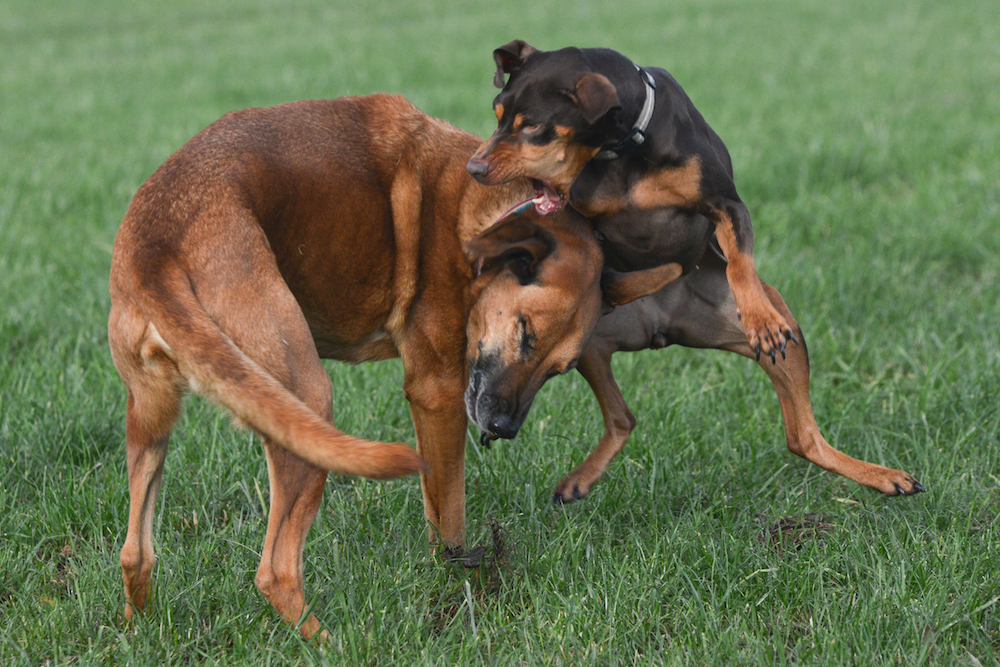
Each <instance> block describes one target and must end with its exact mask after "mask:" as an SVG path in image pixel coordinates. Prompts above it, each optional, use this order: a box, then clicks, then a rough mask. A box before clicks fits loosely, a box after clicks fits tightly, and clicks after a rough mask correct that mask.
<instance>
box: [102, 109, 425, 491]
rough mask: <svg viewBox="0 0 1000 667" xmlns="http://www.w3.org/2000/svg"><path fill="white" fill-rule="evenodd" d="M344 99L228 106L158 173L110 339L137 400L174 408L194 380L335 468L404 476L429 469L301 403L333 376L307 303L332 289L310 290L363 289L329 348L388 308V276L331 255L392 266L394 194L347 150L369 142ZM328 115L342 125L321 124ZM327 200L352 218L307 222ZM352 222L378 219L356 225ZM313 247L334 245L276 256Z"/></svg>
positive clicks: (364, 329)
mask: <svg viewBox="0 0 1000 667" xmlns="http://www.w3.org/2000/svg"><path fill="white" fill-rule="evenodd" d="M334 105H335V103H334V102H312V103H302V104H297V105H284V106H282V107H275V108H271V109H249V110H245V111H242V112H236V113H233V114H228V115H227V116H225V117H224V118H223V119H221V120H220V121H218V122H217V123H215V124H213V125H212V126H210V127H209V128H207V129H206V130H204V131H203V132H201V133H200V134H198V135H197V136H196V137H194V138H193V139H192V140H191V141H189V142H188V143H187V144H186V145H185V146H184V147H182V148H181V149H180V150H179V151H178V152H177V153H175V154H174V155H173V156H172V157H171V158H170V159H168V160H167V161H166V162H165V163H164V164H163V165H162V166H161V167H160V169H158V170H157V172H156V173H155V174H154V175H153V176H151V177H150V179H149V180H148V181H147V182H146V183H145V184H144V185H143V186H142V188H140V190H139V191H138V192H137V193H136V196H135V198H134V199H133V202H132V205H131V206H130V208H129V211H128V213H127V214H126V216H125V220H124V221H123V223H122V226H121V229H120V230H119V234H118V238H117V239H116V243H115V251H114V257H113V262H112V273H111V285H110V287H111V294H112V303H113V307H112V313H111V319H110V322H109V336H110V341H111V347H112V353H113V356H114V359H115V363H116V366H117V367H118V370H119V373H120V374H121V375H122V378H123V380H124V381H125V383H126V385H127V386H128V388H129V392H130V396H135V395H140V396H141V397H142V403H143V405H145V406H146V410H145V411H146V412H147V413H149V412H153V413H163V414H174V415H175V414H176V412H177V410H178V407H177V405H176V403H177V400H178V397H179V396H180V394H181V393H182V392H183V391H184V390H185V389H186V388H189V387H190V388H192V389H194V390H195V391H197V392H198V393H202V394H205V395H206V396H208V397H211V398H212V399H214V400H216V401H217V402H219V403H221V404H222V405H224V406H225V407H227V408H229V409H230V410H231V411H232V412H233V414H234V415H236V416H237V417H238V419H239V420H241V421H243V422H245V423H247V424H249V425H251V426H253V427H254V428H255V429H257V430H258V431H260V432H261V433H264V434H265V435H268V436H270V437H272V438H273V439H274V440H275V441H276V442H279V443H280V444H282V445H283V446H285V447H287V448H288V449H290V450H291V451H293V452H294V453H296V454H298V455H299V456H301V457H303V458H305V459H306V460H308V461H310V462H312V463H314V464H315V465H318V466H320V467H322V468H324V469H327V470H335V471H338V472H343V473H348V474H357V475H364V476H368V477H395V476H398V475H402V474H407V473H412V472H415V471H416V470H417V469H418V468H419V465H420V460H419V457H418V456H417V455H416V453H415V452H413V450H412V449H410V448H408V447H406V446H404V445H398V444H383V443H372V442H368V441H364V440H359V439H357V438H353V437H351V436H347V435H345V434H343V433H341V432H340V431H338V430H337V429H335V428H334V427H333V426H332V425H331V424H329V423H327V421H325V420H324V419H323V418H321V417H320V416H319V415H317V413H316V412H315V411H314V410H311V409H309V408H307V407H306V406H305V405H304V404H303V402H302V401H301V400H300V398H298V397H296V393H299V394H301V391H299V390H302V388H303V387H309V386H312V385H313V384H315V383H316V382H317V381H318V382H319V383H321V384H325V385H327V386H328V385H329V380H328V379H324V378H321V377H320V375H319V373H321V372H323V371H322V366H321V365H320V364H319V362H318V358H317V353H316V347H315V344H314V343H313V341H312V337H311V334H310V330H309V326H308V324H307V318H306V317H304V316H303V310H302V309H307V308H308V307H309V306H310V300H311V299H321V298H326V297H325V296H323V295H322V294H321V293H319V292H320V291H318V290H317V291H316V292H317V293H316V294H314V292H313V291H311V290H310V289H309V285H317V284H320V285H323V286H325V287H327V288H328V291H332V292H334V293H338V294H343V293H344V292H345V291H346V292H352V291H354V292H357V291H358V290H357V286H358V285H359V284H360V285H361V287H362V289H361V290H360V291H361V292H362V293H361V294H356V297H357V298H350V299H343V300H342V301H341V304H342V306H341V308H342V310H343V318H338V320H339V321H341V322H343V323H344V324H343V326H342V328H340V329H337V328H336V327H334V328H333V329H332V330H333V331H334V335H333V336H332V338H335V339H337V340H334V341H332V344H333V345H341V346H348V347H349V346H351V345H352V344H357V343H358V342H359V341H363V340H364V339H365V337H366V336H369V335H370V333H371V332H372V331H375V330H377V329H378V328H379V327H380V326H382V325H383V324H384V323H385V320H386V318H387V317H388V313H389V310H390V308H391V298H389V299H387V298H386V297H385V296H384V295H387V294H388V295H390V296H391V295H392V292H393V290H392V284H391V283H392V280H393V276H392V273H391V272H389V274H388V275H384V274H378V273H376V272H372V273H368V274H365V275H362V276H360V277H359V276H357V275H356V269H357V264H354V263H350V262H346V261H344V260H343V259H342V258H343V257H344V252H343V251H342V250H341V251H340V252H339V253H338V252H334V249H336V248H340V249H343V248H350V249H352V250H353V251H356V252H359V253H364V255H365V256H366V258H367V259H369V260H372V259H374V260H375V262H376V264H377V263H378V262H383V266H384V265H386V264H388V265H389V266H392V263H393V253H392V247H393V246H392V243H391V239H392V234H393V229H392V217H391V209H390V202H389V201H387V197H386V195H385V192H384V191H383V190H381V189H380V188H379V187H378V186H379V185H380V183H379V180H380V179H379V175H378V174H372V173H370V172H371V169H372V163H371V161H367V162H365V161H361V160H357V159H352V157H351V154H352V153H351V149H352V148H354V147H355V146H352V145H351V144H352V143H354V144H356V143H358V142H362V141H364V140H365V139H364V135H363V134H355V133H354V132H352V130H351V126H352V124H351V122H350V117H349V115H348V117H346V118H345V117H344V112H350V111H353V110H355V107H353V106H351V105H342V106H341V107H339V108H338V107H337V106H334ZM324 119H329V120H330V121H331V122H330V123H329V125H328V127H324V128H322V130H320V131H317V130H316V127H315V126H316V124H322V123H323V122H324ZM332 121H335V122H332ZM303 128H309V131H307V132H304V131H303ZM317 137H320V138H322V139H323V141H316V139H317ZM334 144H336V146H334ZM333 148H336V150H333ZM331 174H336V175H337V178H331ZM345 174H346V177H345ZM365 186H368V188H370V191H364V187H365ZM331 200H334V201H338V206H337V207H336V210H337V211H338V214H339V215H340V216H341V218H343V219H345V221H346V222H347V223H348V224H336V223H334V224H329V223H327V224H325V225H314V224H310V223H313V222H316V220H317V218H318V217H320V216H322V215H323V214H324V213H325V212H327V211H329V210H331V207H330V206H329V204H328V202H329V201H331ZM372 207H383V208H384V210H382V211H372V210H371V208H372ZM357 208H364V209H365V210H352V209H357ZM354 215H358V216H359V217H362V219H365V220H368V221H381V224H374V225H367V226H364V227H362V226H359V225H357V224H349V223H350V222H351V219H352V218H353V217H354ZM320 231H321V232H322V234H320V233H319V232H320ZM387 241H389V242H388V243H387ZM306 244H324V246H325V247H328V248H330V249H331V251H330V252H329V253H322V252H319V253H317V252H310V253H308V255H307V257H308V258H309V259H311V260H312V261H311V262H309V261H307V262H304V263H298V264H296V263H294V262H284V263H285V264H286V266H285V267H284V270H282V267H280V266H279V264H278V262H279V258H282V257H285V258H287V257H289V256H291V254H292V253H295V254H298V252H297V251H298V250H299V249H300V248H302V247H304V246H305V245H306ZM377 254H381V255H383V257H373V255H377ZM369 265H370V264H369ZM317 273H318V274H320V276H321V280H319V281H316V274H317ZM306 275H311V276H312V278H311V280H310V282H309V283H306V282H305V281H303V280H300V277H301V276H306ZM330 286H336V287H339V289H336V288H335V289H332V290H331V289H329V288H330ZM297 297H298V298H297ZM300 301H302V303H300ZM317 305H321V304H317ZM300 306H301V308H300ZM302 369H306V371H305V374H306V375H308V376H309V377H308V378H305V377H302V375H303V370H302ZM326 392H327V393H328V389H326ZM166 421H168V422H172V418H171V419H168V420H166ZM167 430H169V427H168V428H167Z"/></svg>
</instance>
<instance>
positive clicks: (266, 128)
mask: <svg viewBox="0 0 1000 667" xmlns="http://www.w3.org/2000/svg"><path fill="white" fill-rule="evenodd" d="M479 141H480V140H479V139H478V138H476V137H474V136H472V135H469V134H467V133H465V132H462V131H460V130H457V129H456V128H454V127H452V126H450V125H448V124H447V123H444V122H442V121H439V120H436V119H433V118H430V117H428V116H426V115H424V114H422V113H420V112H419V111H418V110H417V109H416V108H414V107H413V106H412V105H411V104H410V103H409V102H407V101H406V100H404V99H403V98H401V97H396V96H386V95H375V96H371V97H358V98H343V99H339V100H329V101H310V102H299V103H292V104H286V105H281V106H278V107H272V108H268V109H247V110H244V111H239V112H234V113H231V114H228V115H226V116H225V117H223V118H222V119H221V120H219V121H218V122H216V123H214V124H213V125H211V126H210V127H208V128H207V129H205V130H204V131H202V132H201V133H199V134H198V135H197V136H195V137H194V138H193V139H191V141H189V142H188V143H187V144H186V145H185V146H184V147H182V148H181V149H180V150H179V151H177V153H175V154H174V155H173V156H171V157H170V158H169V159H168V160H167V161H166V162H165V163H164V164H163V165H162V166H161V167H160V168H159V169H158V170H157V171H156V172H155V173H154V174H153V175H152V176H151V177H150V178H149V179H148V180H147V181H146V182H145V183H144V184H143V186H142V187H141V188H140V189H139V191H138V192H137V193H136V195H135V197H134V199H133V201H132V204H131V205H130V207H129V210H128V212H127V213H126V215H125V219H124V220H123V222H122V225H121V228H120V229H119V232H118V236H117V239H116V241H115V247H114V254H113V258H112V268H111V281H110V289H111V298H112V308H111V313H110V317H109V340H110V344H111V352H112V356H113V358H114V362H115V365H116V367H117V369H118V371H119V374H120V375H121V377H122V380H123V381H124V383H125V385H126V387H127V389H128V402H127V411H126V449H127V457H128V471H129V495H130V506H129V522H128V534H127V536H126V539H125V545H124V546H123V548H122V551H121V564H122V573H123V579H124V583H125V597H126V601H127V605H126V609H125V615H126V617H127V618H131V617H132V614H133V610H137V609H138V610H141V609H143V608H145V607H147V606H148V604H149V600H150V593H151V590H152V570H153V564H154V562H155V554H154V550H153V541H152V527H153V517H154V511H155V505H156V494H157V491H158V489H159V485H160V480H161V478H162V474H163V461H164V457H165V454H166V449H167V438H168V435H169V432H170V429H171V427H172V425H173V423H174V421H175V419H176V418H177V416H178V414H179V411H180V400H181V397H182V395H183V393H184V392H185V391H187V390H189V389H191V390H194V391H196V392H198V393H200V394H203V395H205V396H207V397H210V398H212V399H214V400H215V401H217V402H218V403H220V404H221V405H223V406H225V407H226V408H228V409H229V410H230V411H232V413H233V414H234V416H235V417H236V418H237V420H238V421H240V422H242V423H245V424H247V425H249V426H251V427H252V428H254V429H255V430H256V431H258V432H260V433H261V434H262V435H263V436H264V449H265V454H266V457H267V463H268V473H269V477H270V500H271V507H270V513H269V517H268V527H267V536H266V538H265V543H264V549H263V553H262V557H261V562H260V566H259V568H258V571H257V576H256V579H255V581H256V584H257V587H258V588H259V589H260V590H261V592H262V593H263V594H264V595H265V597H267V599H268V600H269V601H270V602H271V604H272V605H273V606H274V607H275V609H277V610H278V612H279V613H281V615H282V616H283V617H284V618H285V620H287V621H288V622H289V623H292V624H296V623H301V625H300V626H299V627H300V630H301V632H302V633H303V634H304V635H305V636H307V637H310V636H313V635H315V634H317V633H318V632H319V631H320V629H321V628H320V625H319V622H318V621H317V619H316V618H315V617H314V616H313V615H312V614H308V615H305V611H306V607H305V597H304V591H303V576H302V547H303V544H304V541H305V538H306V534H307V532H308V530H309V527H310V525H311V524H312V521H313V519H314V517H315V515H316V512H317V510H318V508H319V503H320V500H321V497H322V492H323V486H324V481H325V479H326V474H327V471H329V470H333V471H337V472H341V473H346V474H355V475H365V476H368V477H375V478H387V477H396V476H399V475H404V474H408V473H412V472H416V471H417V470H418V469H419V471H420V473H421V485H422V490H423V497H424V513H425V516H426V518H427V520H428V522H429V524H430V529H431V534H432V536H433V537H435V538H436V539H439V540H440V541H441V542H442V543H444V544H445V545H463V544H464V542H465V477H464V459H463V456H464V446H465V438H466V427H467V417H466V408H465V405H464V403H463V393H464V391H465V388H466V384H467V378H468V365H469V363H474V362H475V361H476V359H477V355H478V354H479V352H478V350H480V349H483V348H484V347H485V346H484V345H482V344H481V343H483V339H484V338H485V337H486V336H487V334H488V333H489V332H491V331H499V330H504V329H505V328H507V327H508V325H509V323H510V322H516V321H519V318H523V319H524V320H525V321H530V322H531V323H532V326H533V328H534V330H536V331H537V332H539V334H538V335H537V336H536V341H535V342H536V347H535V350H534V352H535V353H534V354H533V355H531V356H524V355H521V356H515V357H512V356H510V355H507V356H506V357H505V359H506V363H505V365H504V366H503V367H502V368H494V369H493V371H494V372H496V373H499V374H503V375H504V377H506V378H508V380H509V381H508V382H507V383H506V384H505V386H504V392H505V393H504V394H503V395H502V396H501V398H503V400H506V401H509V402H513V403H517V404H521V405H524V404H528V405H530V400H531V398H532V397H533V396H534V392H535V391H537V388H538V386H540V383H539V382H537V379H538V378H542V381H544V379H545V378H547V377H549V376H551V375H552V374H554V373H556V372H561V371H563V370H565V367H566V365H567V363H569V362H570V361H573V362H575V359H576V358H577V357H579V355H580V353H581V351H582V347H583V344H584V342H585V341H586V339H587V337H588V336H589V335H590V333H591V331H592V330H593V327H594V326H595V324H596V322H597V319H598V317H599V316H600V312H601V307H602V306H601V298H600V293H601V292H600V280H601V266H602V259H601V252H600V249H599V247H598V244H597V241H596V238H595V236H594V234H593V231H592V229H591V227H590V225H589V224H588V223H587V222H586V221H585V220H584V219H583V218H581V217H580V216H579V215H578V214H575V213H567V214H566V215H560V216H558V217H554V218H550V219H542V218H541V217H540V216H538V215H536V214H534V213H533V212H528V213H525V214H523V215H515V216H512V217H510V218H508V219H507V220H504V221H502V222H500V223H497V224H495V225H494V224H493V222H494V220H496V219H497V217H498V216H500V214H501V213H502V212H503V211H505V210H506V209H508V208H509V207H510V206H511V205H512V204H514V203H516V202H518V201H519V200H521V199H523V198H524V197H526V196H528V195H529V194H530V192H531V188H530V186H528V185H527V184H526V183H524V182H514V183H511V184H510V185H509V186H506V187H503V188H485V187H483V186H480V185H479V184H477V183H476V182H475V181H474V180H472V179H471V178H469V176H468V174H467V173H466V172H465V170H464V165H465V162H466V161H467V160H468V157H469V156H470V155H471V154H472V152H473V150H474V149H475V147H476V145H477V144H478V143H479ZM497 239H502V242H499V241H497ZM540 239H541V240H544V243H541V242H540ZM466 244H467V245H468V246H469V250H468V251H466V249H465V248H464V247H463V246H464V245H466ZM525 247H528V248H532V247H533V248H536V250H537V252H536V256H534V258H533V263H532V267H531V271H530V272H529V274H528V275H527V276H522V275H520V274H518V275H515V274H514V271H515V270H517V271H520V267H521V265H522V263H523V262H524V254H523V252H522V250H523V248H525ZM542 250H544V251H545V252H542ZM524 252H527V251H524ZM473 265H477V266H480V267H482V266H484V265H488V266H489V267H490V269H489V271H486V272H483V273H482V274H481V275H478V276H477V275H476V274H475V273H474V271H473V268H472V267H473ZM678 272H679V271H678ZM524 278H526V279H528V280H529V284H528V285H527V286H525V285H523V284H522V279H524ZM662 284H663V282H662V281H661V282H660V283H658V284H656V285H655V286H652V287H651V288H650V289H647V290H646V292H645V293H649V292H650V291H653V290H655V289H658V288H659V287H660V286H662ZM636 296H639V294H636ZM498 302H499V303H503V304H504V306H505V307H504V308H503V309H498V308H497V307H496V304H497V303H498ZM504 311H505V312H504ZM470 323H475V326H474V327H471V328H470V326H469V325H470ZM467 329H469V330H471V331H475V335H476V336H478V338H472V339H471V342H470V343H469V344H468V345H467V340H468V339H467ZM488 342H489V343H490V345H493V341H488ZM515 343H516V341H515V342H511V343H507V342H504V341H502V340H501V341H500V342H499V343H496V345H495V347H496V350H499V351H500V352H505V351H506V348H505V346H506V345H507V344H515ZM467 348H468V354H467ZM491 349H492V348H491ZM321 356H322V357H327V358H334V359H340V360H344V361H349V362H355V363H357V362H362V361H372V360H379V359H386V358H390V357H395V356H399V357H401V358H402V362H403V368H404V390H405V394H406V398H407V400H408V401H409V403H410V409H411V413H412V416H413V423H414V428H415V431H416V437H417V451H418V452H419V453H420V455H419V456H418V454H417V453H416V452H414V451H413V450H412V449H410V448H409V447H407V446H405V445H402V444H387V443H378V442H370V441H367V440H361V439H358V438H355V437H353V436H350V435H347V434H344V433H342V432H340V431H338V430H337V429H336V428H335V427H334V426H333V419H332V417H333V410H332V395H331V384H330V379H329V376H328V375H327V374H326V371H325V369H324V368H323V366H322V364H321V363H320V357H321ZM421 457H422V460H421Z"/></svg>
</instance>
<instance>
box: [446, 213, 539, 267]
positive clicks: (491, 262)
mask: <svg viewBox="0 0 1000 667" xmlns="http://www.w3.org/2000/svg"><path fill="white" fill-rule="evenodd" d="M554 247H555V239H554V238H553V236H552V234H550V233H549V231H548V230H546V229H543V228H542V227H539V226H538V225H536V224H535V223H534V222H532V221H531V220H528V219H527V218H525V217H523V216H512V217H510V218H507V219H506V220H504V221H503V222H500V223H498V224H496V225H493V226H492V227H490V228H489V229H487V230H486V231H485V232H483V233H482V234H480V235H479V236H476V237H474V238H473V239H472V240H470V241H469V242H468V243H466V244H465V251H466V253H468V255H469V260H470V261H471V262H472V264H473V266H475V267H476V275H477V276H478V275H480V274H483V273H488V272H490V271H492V270H496V269H500V268H503V267H504V266H509V267H510V269H511V271H513V272H514V275H516V276H517V277H518V279H519V280H521V281H522V282H526V281H529V280H531V278H532V277H533V276H534V275H535V273H536V272H537V270H538V263H539V262H541V261H542V260H543V259H545V258H546V257H548V255H549V253H551V252H552V249H553V248H554Z"/></svg>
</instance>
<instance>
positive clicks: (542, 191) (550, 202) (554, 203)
mask: <svg viewBox="0 0 1000 667" xmlns="http://www.w3.org/2000/svg"><path fill="white" fill-rule="evenodd" d="M531 185H532V187H533V188H535V198H534V199H533V200H532V201H533V202H534V203H535V210H536V211H538V212H539V213H541V214H542V215H549V214H551V213H555V212H556V211H559V210H560V209H562V207H563V206H565V205H566V198H565V197H564V196H562V195H561V194H559V193H558V192H556V190H555V188H553V187H552V186H551V185H549V184H548V183H546V182H545V181H540V180H538V179H537V178H532V179H531Z"/></svg>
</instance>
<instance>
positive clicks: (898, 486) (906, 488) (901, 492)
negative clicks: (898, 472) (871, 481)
mask: <svg viewBox="0 0 1000 667" xmlns="http://www.w3.org/2000/svg"><path fill="white" fill-rule="evenodd" d="M892 488H893V491H895V493H887V494H886V495H889V496H915V495H917V494H918V493H927V489H925V488H924V485H923V484H921V483H920V482H918V481H917V480H915V479H913V478H912V477H910V476H909V475H905V479H903V480H902V483H900V482H893V483H892Z"/></svg>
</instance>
